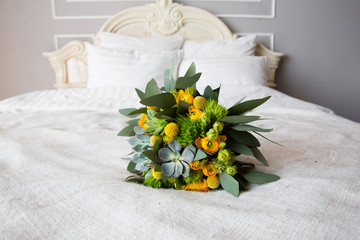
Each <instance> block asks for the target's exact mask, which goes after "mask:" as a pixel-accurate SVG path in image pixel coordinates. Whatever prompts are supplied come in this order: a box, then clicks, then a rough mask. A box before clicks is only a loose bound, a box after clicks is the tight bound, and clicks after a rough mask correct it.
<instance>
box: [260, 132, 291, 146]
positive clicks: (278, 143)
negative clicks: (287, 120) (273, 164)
mask: <svg viewBox="0 0 360 240" xmlns="http://www.w3.org/2000/svg"><path fill="white" fill-rule="evenodd" d="M254 133H255V134H257V135H259V136H260V137H263V138H265V139H266V140H268V141H269V142H272V143H274V144H276V145H279V146H282V147H284V145H282V144H280V143H277V142H275V141H273V140H271V139H269V138H267V137H265V136H264V135H262V134H260V133H258V132H254ZM257 147H258V146H257Z"/></svg>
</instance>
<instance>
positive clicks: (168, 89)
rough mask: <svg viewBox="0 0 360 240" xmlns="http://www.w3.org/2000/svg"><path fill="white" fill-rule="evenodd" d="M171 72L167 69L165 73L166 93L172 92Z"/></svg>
mask: <svg viewBox="0 0 360 240" xmlns="http://www.w3.org/2000/svg"><path fill="white" fill-rule="evenodd" d="M171 75H172V74H171V70H170V69H166V70H165V73H164V90H165V92H170V91H171V90H173V89H171V87H170V83H171V78H172V76H171Z"/></svg>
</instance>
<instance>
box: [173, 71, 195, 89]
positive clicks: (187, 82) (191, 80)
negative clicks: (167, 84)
mask: <svg viewBox="0 0 360 240" xmlns="http://www.w3.org/2000/svg"><path fill="white" fill-rule="evenodd" d="M200 76H201V73H196V74H195V75H193V76H191V77H179V78H178V79H177V80H176V82H175V88H176V89H186V88H188V87H191V86H192V85H194V84H195V83H196V82H197V81H198V80H199V79H200Z"/></svg>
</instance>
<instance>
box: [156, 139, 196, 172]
mask: <svg viewBox="0 0 360 240" xmlns="http://www.w3.org/2000/svg"><path fill="white" fill-rule="evenodd" d="M181 149H182V146H181V144H180V143H179V142H178V141H176V140H173V141H171V142H169V143H168V144H167V147H165V148H161V149H160V150H159V152H158V156H159V160H160V161H161V162H162V165H161V171H162V173H163V174H164V175H165V176H168V177H173V178H178V177H179V176H181V175H183V176H184V177H188V176H189V172H190V166H189V163H191V162H192V161H193V159H194V157H195V153H196V148H195V147H194V146H193V145H187V146H186V147H185V148H184V150H183V151H182V153H181V154H180V151H181Z"/></svg>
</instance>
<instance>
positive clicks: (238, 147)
mask: <svg viewBox="0 0 360 240" xmlns="http://www.w3.org/2000/svg"><path fill="white" fill-rule="evenodd" d="M226 145H227V146H228V147H229V148H231V149H232V150H233V151H234V152H237V153H241V154H245V155H248V156H253V152H252V151H251V149H250V148H249V147H248V146H246V145H245V144H242V143H238V142H237V141H236V140H234V139H232V138H229V139H228V140H227V141H226Z"/></svg>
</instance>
